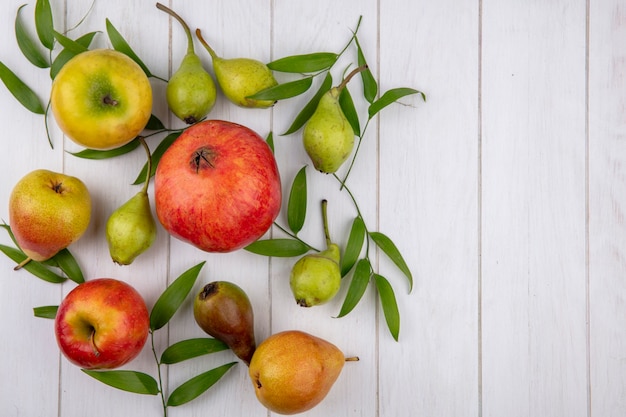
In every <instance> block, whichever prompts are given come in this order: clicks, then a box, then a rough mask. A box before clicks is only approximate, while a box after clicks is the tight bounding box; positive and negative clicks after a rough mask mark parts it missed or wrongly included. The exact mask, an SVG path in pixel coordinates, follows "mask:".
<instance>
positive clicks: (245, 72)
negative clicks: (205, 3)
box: [196, 29, 278, 108]
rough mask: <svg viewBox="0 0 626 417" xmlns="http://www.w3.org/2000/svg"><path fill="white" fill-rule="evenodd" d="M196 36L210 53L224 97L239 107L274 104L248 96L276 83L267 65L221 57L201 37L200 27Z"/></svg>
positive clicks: (250, 60)
mask: <svg viewBox="0 0 626 417" xmlns="http://www.w3.org/2000/svg"><path fill="white" fill-rule="evenodd" d="M196 36H197V37H198V40H200V43H202V45H203V46H204V47H205V48H206V50H207V51H208V52H209V54H210V55H211V59H212V60H213V71H214V72H215V78H216V79H217V83H218V84H219V85H220V87H221V89H222V92H223V93H224V95H225V96H226V98H228V99H229V100H230V101H232V102H233V103H235V104H236V105H238V106H240V107H252V108H267V107H271V106H273V105H274V103H275V102H274V101H273V100H255V99H252V98H250V96H252V95H254V94H256V93H258V92H259V91H261V90H265V89H266V88H270V87H274V86H275V85H277V84H278V82H277V81H276V79H275V78H274V75H273V74H272V71H271V70H270V69H269V68H268V67H267V65H265V64H264V63H262V62H260V61H257V60H255V59H250V58H231V59H225V58H221V57H219V56H218V55H217V54H216V53H215V51H214V50H213V49H212V48H211V47H210V46H209V44H208V43H207V42H206V41H205V40H204V39H203V38H202V33H201V31H200V29H196Z"/></svg>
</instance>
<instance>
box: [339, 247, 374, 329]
mask: <svg viewBox="0 0 626 417" xmlns="http://www.w3.org/2000/svg"><path fill="white" fill-rule="evenodd" d="M371 275H372V267H371V265H370V262H369V261H368V260H367V259H366V258H363V259H361V260H360V261H359V262H358V263H357V264H356V269H355V270H354V274H353V275H352V280H351V281H350V287H349V288H348V293H347V294H346V298H345V300H344V301H343V305H342V306H341V311H339V315H338V316H337V317H343V316H345V315H347V314H349V313H350V312H351V311H352V310H353V309H354V307H356V305H357V304H358V303H359V301H361V298H363V294H365V290H366V288H367V284H368V283H369V280H370V276H371Z"/></svg>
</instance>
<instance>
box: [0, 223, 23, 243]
mask: <svg viewBox="0 0 626 417" xmlns="http://www.w3.org/2000/svg"><path fill="white" fill-rule="evenodd" d="M0 227H2V228H3V229H4V230H6V231H7V233H8V234H9V237H10V238H11V240H12V241H13V243H14V244H15V246H19V245H18V244H17V240H15V235H14V234H13V231H12V230H11V226H9V225H8V224H6V223H4V222H3V223H2V224H0Z"/></svg>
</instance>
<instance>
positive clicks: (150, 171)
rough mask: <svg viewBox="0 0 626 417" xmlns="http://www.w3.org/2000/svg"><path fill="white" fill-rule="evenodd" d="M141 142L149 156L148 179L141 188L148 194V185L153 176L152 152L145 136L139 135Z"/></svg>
mask: <svg viewBox="0 0 626 417" xmlns="http://www.w3.org/2000/svg"><path fill="white" fill-rule="evenodd" d="M139 143H141V145H142V146H143V149H144V150H145V151H146V155H147V157H148V167H147V170H146V181H145V182H144V184H143V188H142V189H141V192H142V193H144V194H146V193H147V192H148V185H149V184H150V177H151V176H152V175H151V174H152V154H151V153H150V148H149V147H148V144H147V143H146V141H145V139H144V138H143V136H139Z"/></svg>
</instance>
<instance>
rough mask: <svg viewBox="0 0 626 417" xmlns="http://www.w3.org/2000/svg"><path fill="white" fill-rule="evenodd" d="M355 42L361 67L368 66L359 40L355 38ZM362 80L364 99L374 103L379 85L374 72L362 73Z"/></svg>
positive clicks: (368, 70)
mask: <svg viewBox="0 0 626 417" xmlns="http://www.w3.org/2000/svg"><path fill="white" fill-rule="evenodd" d="M354 40H355V41H356V46H357V56H358V58H357V59H358V63H359V66H361V65H367V61H366V60H365V54H363V49H361V44H360V43H359V39H358V38H357V37H356V36H355V37H354ZM361 80H362V81H363V97H365V100H367V102H368V103H372V102H373V101H374V100H375V99H376V94H378V84H377V83H376V80H375V79H374V76H373V75H372V71H370V69H369V68H368V69H366V70H365V71H361Z"/></svg>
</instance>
